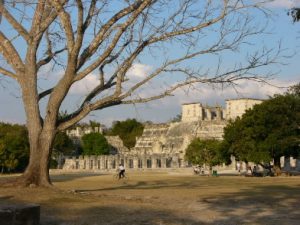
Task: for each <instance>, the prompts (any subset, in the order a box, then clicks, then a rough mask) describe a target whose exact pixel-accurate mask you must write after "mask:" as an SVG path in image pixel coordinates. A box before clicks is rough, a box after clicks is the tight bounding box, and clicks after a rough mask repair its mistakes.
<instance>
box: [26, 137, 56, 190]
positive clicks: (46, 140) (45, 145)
mask: <svg viewBox="0 0 300 225" xmlns="http://www.w3.org/2000/svg"><path fill="white" fill-rule="evenodd" d="M54 137H55V132H54V131H52V132H42V133H41V135H40V137H39V138H38V140H39V141H38V144H34V143H30V161H29V164H28V166H27V168H26V170H25V172H24V174H23V175H22V177H21V178H20V182H21V185H24V186H29V185H32V184H33V185H36V186H50V185H51V181H50V176H49V162H50V157H51V150H52V142H53V139H54Z"/></svg>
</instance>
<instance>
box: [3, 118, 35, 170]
mask: <svg viewBox="0 0 300 225" xmlns="http://www.w3.org/2000/svg"><path fill="white" fill-rule="evenodd" d="M28 158H29V142H28V136H27V129H26V127H25V126H22V125H16V124H15V125H12V124H8V123H0V167H1V171H2V172H3V171H11V172H12V171H19V172H20V171H24V169H25V167H26V166H27V163H28Z"/></svg>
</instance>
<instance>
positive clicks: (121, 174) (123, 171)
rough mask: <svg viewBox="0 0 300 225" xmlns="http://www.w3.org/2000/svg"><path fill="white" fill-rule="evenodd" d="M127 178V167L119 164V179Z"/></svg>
mask: <svg viewBox="0 0 300 225" xmlns="http://www.w3.org/2000/svg"><path fill="white" fill-rule="evenodd" d="M124 177H125V167H124V166H123V165H122V164H119V179H121V178H124Z"/></svg>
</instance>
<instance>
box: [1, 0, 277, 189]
mask: <svg viewBox="0 0 300 225" xmlns="http://www.w3.org/2000/svg"><path fill="white" fill-rule="evenodd" d="M253 2H255V3H253ZM263 2H265V1H261V2H259V1H244V0H222V1H211V0H172V1H169V0H98V1H97V0H76V1H70V0H39V1H38V0H36V1H35V0H21V1H15V0H10V1H9V0H6V1H1V3H0V14H1V16H2V24H1V26H2V27H4V29H2V28H1V31H0V52H1V55H2V58H3V59H4V60H5V63H2V66H1V68H0V73H1V74H2V75H3V76H7V77H10V78H13V79H14V80H15V81H16V82H18V84H19V86H20V90H21V93H22V99H23V103H24V108H25V112H26V118H27V127H28V132H29V140H30V162H29V165H28V167H27V169H26V171H25V172H24V174H23V175H22V176H21V177H20V179H19V180H18V182H19V183H20V184H23V185H30V184H35V185H38V186H48V185H51V181H50V178H49V157H50V155H51V149H52V144H53V140H54V137H55V135H56V133H57V132H58V131H62V130H65V129H66V128H68V127H70V126H72V125H73V124H74V123H76V122H78V121H80V120H81V119H82V118H84V117H85V116H87V115H88V114H89V113H90V112H92V111H95V110H101V109H104V108H107V107H110V106H115V105H120V104H132V103H143V102H148V101H152V100H155V99H160V98H163V97H165V96H169V95H172V93H173V92H174V91H175V90H177V89H178V88H181V87H184V86H187V85H193V84H194V83H209V84H229V85H230V84H235V82H236V81H238V80H240V79H253V80H257V81H264V79H265V78H266V77H263V76H260V75H258V74H256V72H255V71H256V70H255V69H257V68H260V67H263V66H266V65H269V64H272V63H275V60H276V57H277V52H272V51H270V50H266V49H260V50H259V51H257V52H254V54H253V55H251V56H250V55H248V58H247V59H248V60H247V61H244V63H243V64H242V63H234V65H233V66H232V67H231V68H225V67H223V66H222V64H221V60H219V61H217V62H216V68H215V69H214V70H213V69H212V68H211V69H205V67H204V66H205V65H203V64H201V57H204V56H205V55H212V56H217V57H218V58H219V57H221V56H222V54H223V53H224V52H233V53H234V52H238V51H239V50H240V49H239V48H240V47H241V46H242V45H243V44H247V43H248V41H249V40H251V38H252V37H253V36H256V35H258V34H260V33H261V32H262V30H261V29H259V28H257V26H256V25H254V24H253V23H252V16H251V15H252V14H251V13H253V11H254V10H258V11H260V12H262V13H266V12H265V11H264V9H263V8H262V3H263ZM174 48H177V50H176V51H174ZM145 57H147V58H150V57H151V60H155V59H157V60H156V61H155V63H152V64H153V65H155V66H153V68H152V70H149V71H148V74H147V75H146V76H144V77H142V78H140V79H136V78H134V79H133V78H132V77H130V76H129V75H128V71H129V70H130V69H131V68H132V67H133V66H134V65H135V64H136V63H139V62H144V61H145V59H144V58H145ZM190 63H193V64H194V65H198V67H197V66H192V64H190ZM46 65H51V66H54V71H56V72H57V71H59V70H60V72H61V71H63V72H62V73H63V74H62V76H61V78H60V79H59V80H58V81H57V83H56V84H55V85H53V86H49V87H48V88H46V89H45V87H42V88H44V89H43V90H40V89H39V82H40V76H41V72H40V71H41V68H43V66H46ZM200 65H201V66H200ZM55 68H56V69H55ZM57 68H60V69H57ZM91 73H93V74H95V73H97V74H98V76H99V80H98V84H97V86H96V87H95V88H94V89H93V90H92V91H90V93H88V94H87V95H86V96H84V97H83V98H82V102H81V104H79V105H78V107H77V109H76V110H75V111H74V112H71V113H69V114H68V115H66V116H64V117H63V118H61V117H59V116H58V115H59V111H60V109H61V106H62V103H63V101H64V100H65V99H66V97H67V96H68V94H70V88H71V87H72V86H73V85H74V84H75V83H76V82H80V81H81V80H83V79H84V78H86V77H87V76H90V75H91ZM159 77H163V80H162V81H161V84H163V85H162V87H163V89H161V92H159V90H157V91H155V92H153V94H152V95H151V94H150V95H149V94H148V95H145V94H144V93H143V90H144V87H145V86H147V85H148V84H149V83H151V82H157V81H158V78H159ZM168 78H169V79H168ZM49 83H50V82H49ZM154 84H155V83H154ZM41 101H43V102H45V104H40V103H41ZM44 105H45V108H44V109H42V108H43V107H42V106H44ZM41 112H45V113H41Z"/></svg>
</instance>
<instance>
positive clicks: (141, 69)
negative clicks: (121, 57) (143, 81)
mask: <svg viewBox="0 0 300 225" xmlns="http://www.w3.org/2000/svg"><path fill="white" fill-rule="evenodd" d="M151 70H152V67H151V66H149V65H146V64H141V63H135V64H133V65H132V67H131V68H130V69H129V70H128V72H127V75H128V76H129V77H137V78H144V77H146V76H147V75H148V74H149V72H150V71H151Z"/></svg>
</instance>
